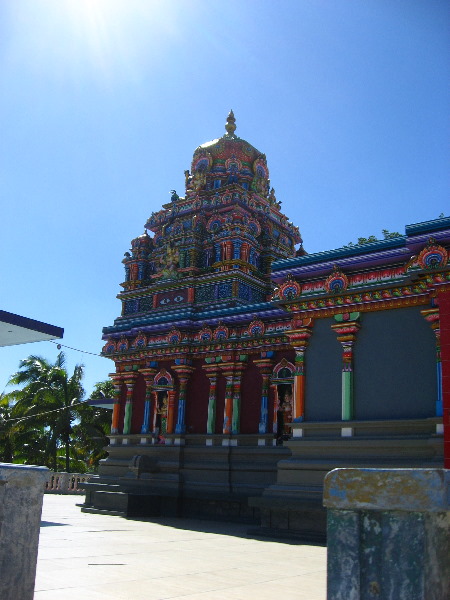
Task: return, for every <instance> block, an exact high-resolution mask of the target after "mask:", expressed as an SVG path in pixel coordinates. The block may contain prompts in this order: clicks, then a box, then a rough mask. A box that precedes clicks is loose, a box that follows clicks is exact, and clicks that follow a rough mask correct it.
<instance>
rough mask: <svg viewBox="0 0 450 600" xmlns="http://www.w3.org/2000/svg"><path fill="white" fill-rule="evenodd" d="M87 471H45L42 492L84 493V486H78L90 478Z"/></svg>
mask: <svg viewBox="0 0 450 600" xmlns="http://www.w3.org/2000/svg"><path fill="white" fill-rule="evenodd" d="M91 477H92V475H91V474H89V473H65V472H55V471H48V472H46V480H45V482H44V493H46V494H84V488H82V487H79V484H80V483H85V482H86V481H89V480H90V479H91Z"/></svg>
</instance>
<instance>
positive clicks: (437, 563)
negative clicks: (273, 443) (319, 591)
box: [323, 469, 450, 600]
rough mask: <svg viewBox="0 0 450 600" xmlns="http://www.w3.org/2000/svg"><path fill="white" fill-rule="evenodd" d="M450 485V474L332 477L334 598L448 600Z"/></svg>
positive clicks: (327, 496)
mask: <svg viewBox="0 0 450 600" xmlns="http://www.w3.org/2000/svg"><path fill="white" fill-rule="evenodd" d="M449 486H450V471H448V470H445V469H334V470H333V471H331V472H330V473H328V474H327V475H326V477H325V481H324V492H323V503H324V505H325V507H326V508H327V542H328V544H327V546H328V550H327V555H328V560H327V563H328V566H327V579H328V581H327V598H328V600H352V599H355V600H356V599H361V600H366V599H367V600H369V599H371V598H379V599H380V600H381V599H382V598H386V599H387V598H389V599H390V598H392V599H393V598H395V600H423V599H425V598H427V599H430V600H431V599H432V600H447V598H448V597H449V595H448V594H449V591H450V587H449V582H450V562H449V560H448V557H449V555H450V535H449V532H450V511H449V496H448V489H449Z"/></svg>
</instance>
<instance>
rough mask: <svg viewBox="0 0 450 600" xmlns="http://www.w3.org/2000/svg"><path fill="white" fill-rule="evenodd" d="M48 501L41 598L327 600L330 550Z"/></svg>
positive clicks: (222, 526) (230, 527) (205, 524)
mask: <svg viewBox="0 0 450 600" xmlns="http://www.w3.org/2000/svg"><path fill="white" fill-rule="evenodd" d="M80 501H82V497H81V498H80V497H77V498H75V497H73V496H57V495H46V496H45V497H44V508H43V513H42V526H41V534H40V541H39V557H38V565H37V575H36V588H35V595H34V598H35V600H53V599H54V600H60V599H61V598H64V600H70V599H72V598H73V599H75V598H76V599H77V600H79V599H80V598H85V599H86V600H107V599H109V600H114V599H122V600H156V599H161V600H162V599H165V598H172V599H181V598H182V599H183V600H244V599H245V600H248V599H252V598H255V599H257V600H266V599H269V598H270V599H271V600H273V598H282V599H283V600H294V599H295V600H319V599H320V600H325V598H326V548H325V547H322V546H309V545H303V544H298V543H291V542H285V541H279V540H264V539H262V538H261V539H255V538H253V537H251V536H248V535H247V534H246V531H247V526H245V525H236V524H229V523H218V522H210V521H199V520H191V519H189V520H188V519H158V520H157V521H154V520H153V521H134V520H128V519H123V518H121V517H113V516H106V515H92V514H87V513H82V512H81V511H80V508H79V507H77V506H76V503H77V502H80Z"/></svg>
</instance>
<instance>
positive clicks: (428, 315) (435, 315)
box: [420, 307, 441, 340]
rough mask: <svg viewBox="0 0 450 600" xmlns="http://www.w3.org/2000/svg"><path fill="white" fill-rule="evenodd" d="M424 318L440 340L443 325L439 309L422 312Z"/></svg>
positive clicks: (428, 309) (427, 309)
mask: <svg viewBox="0 0 450 600" xmlns="http://www.w3.org/2000/svg"><path fill="white" fill-rule="evenodd" d="M420 313H421V315H422V317H423V318H424V319H425V321H426V322H427V323H428V324H429V325H430V327H431V329H432V330H433V331H434V334H435V336H436V337H437V339H438V340H439V338H440V334H441V323H440V318H439V308H437V307H436V308H426V309H425V310H421V311H420Z"/></svg>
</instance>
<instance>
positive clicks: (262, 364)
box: [253, 358, 273, 375]
mask: <svg viewBox="0 0 450 600" xmlns="http://www.w3.org/2000/svg"><path fill="white" fill-rule="evenodd" d="M253 362H254V364H255V365H256V366H257V367H258V369H259V370H260V371H261V374H262V375H270V374H271V373H272V370H273V360H272V359H271V358H259V359H257V360H254V361H253Z"/></svg>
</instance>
